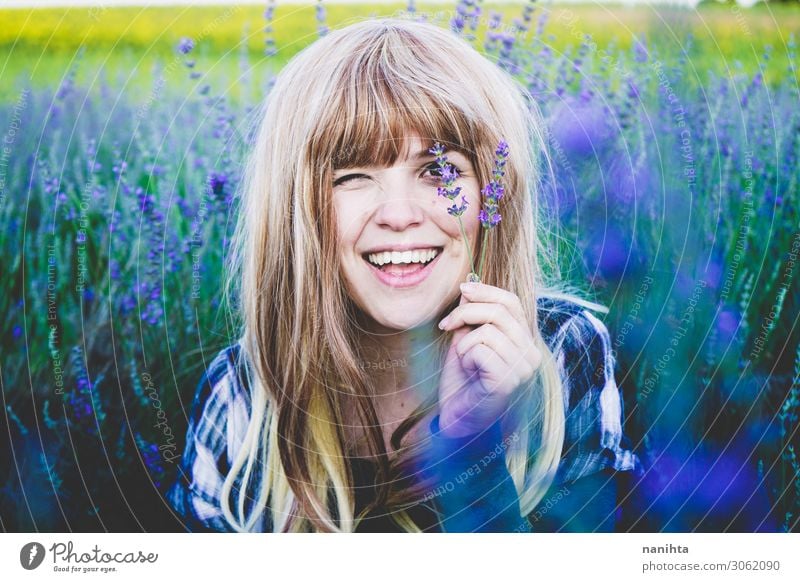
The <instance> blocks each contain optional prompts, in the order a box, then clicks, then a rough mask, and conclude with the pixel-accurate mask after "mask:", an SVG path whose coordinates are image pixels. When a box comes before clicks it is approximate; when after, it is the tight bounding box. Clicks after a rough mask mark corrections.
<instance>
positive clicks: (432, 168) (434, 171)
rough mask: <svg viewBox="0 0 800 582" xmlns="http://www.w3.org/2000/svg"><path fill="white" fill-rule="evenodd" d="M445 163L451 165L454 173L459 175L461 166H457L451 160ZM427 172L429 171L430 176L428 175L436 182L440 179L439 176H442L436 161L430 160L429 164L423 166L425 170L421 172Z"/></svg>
mask: <svg viewBox="0 0 800 582" xmlns="http://www.w3.org/2000/svg"><path fill="white" fill-rule="evenodd" d="M447 164H448V165H450V166H452V167H453V168H455V170H456V173H457V174H458V175H459V176H461V168H459V167H458V166H456V165H455V164H453V163H452V162H447ZM428 172H431V176H430V177H431V178H432V179H434V180H436V181H437V182H438V181H440V180H441V178H442V169H441V168H440V167H439V164H438V163H436V162H431V163H430V164H428V165H427V166H425V171H424V172H423V174H426V173H428Z"/></svg>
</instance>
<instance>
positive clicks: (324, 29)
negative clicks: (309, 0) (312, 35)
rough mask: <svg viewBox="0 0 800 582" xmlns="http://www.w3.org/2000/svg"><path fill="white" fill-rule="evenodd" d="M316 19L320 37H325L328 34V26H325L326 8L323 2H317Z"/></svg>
mask: <svg viewBox="0 0 800 582" xmlns="http://www.w3.org/2000/svg"><path fill="white" fill-rule="evenodd" d="M316 19H317V32H318V33H319V35H320V36H325V35H326V34H328V26H327V25H326V24H325V6H324V5H323V4H322V0H318V1H317V10H316Z"/></svg>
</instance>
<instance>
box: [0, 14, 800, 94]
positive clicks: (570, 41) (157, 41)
mask: <svg viewBox="0 0 800 582" xmlns="http://www.w3.org/2000/svg"><path fill="white" fill-rule="evenodd" d="M454 6H455V3H453V4H433V5H431V4H428V5H426V4H424V3H423V4H419V5H417V12H418V13H427V14H428V18H429V19H430V20H434V21H437V22H440V23H442V24H445V23H447V22H448V21H449V19H450V17H451V16H452V14H453V7H454ZM490 10H497V11H499V12H501V13H503V15H504V16H503V19H502V26H503V27H505V28H508V27H511V26H513V18H515V17H519V16H520V15H521V13H522V5H519V4H515V5H509V4H495V3H488V4H484V8H483V17H482V18H481V20H480V23H479V26H478V28H477V36H478V38H479V39H482V38H483V35H484V34H485V31H486V27H487V21H488V18H486V17H487V15H488V14H489V11H490ZM405 11H406V4H405V3H403V2H397V3H395V4H389V5H373V4H369V3H365V4H349V5H330V6H327V7H326V12H327V16H326V19H327V21H326V24H327V25H328V26H330V27H331V28H336V27H339V26H341V25H343V24H344V23H346V22H348V21H352V20H358V19H361V18H368V17H370V16H376V15H392V14H395V15H397V14H400V13H404V12H405ZM542 15H546V18H547V20H546V23H545V26H544V29H543V30H544V33H543V35H542V37H541V40H542V41H543V42H544V43H545V44H547V45H549V46H550V47H551V48H552V49H553V51H554V52H555V53H556V54H558V53H559V52H564V51H569V50H571V47H573V48H574V47H575V46H576V45H578V44H579V43H580V41H581V40H582V39H584V38H586V36H585V35H591V41H592V42H593V43H596V44H597V46H598V47H599V48H602V49H605V50H608V51H609V53H611V54H613V50H614V49H616V48H619V49H627V48H628V47H629V46H630V44H631V40H632V38H633V36H634V35H637V36H639V37H642V38H646V39H647V43H648V45H650V46H659V47H662V48H663V51H664V52H665V53H666V52H670V53H675V52H676V51H678V52H680V51H683V50H685V51H686V54H687V58H688V60H689V61H690V68H691V67H693V68H694V70H696V71H697V73H698V74H699V75H703V74H705V73H707V72H709V71H713V72H714V73H716V74H718V75H723V76H725V75H727V74H729V72H730V71H736V70H737V69H738V70H742V71H745V72H748V73H752V72H754V71H757V70H758V68H759V66H762V67H764V72H765V75H764V76H765V79H766V81H767V82H768V83H770V84H774V83H777V82H779V81H780V80H781V79H782V78H783V77H784V76H785V75H786V71H787V63H788V60H787V43H788V42H789V35H790V33H791V32H793V31H794V32H795V33H796V32H797V31H800V10H798V9H797V8H792V7H784V6H775V7H771V8H766V7H758V8H753V9H747V10H746V9H731V8H728V7H725V6H708V7H702V8H701V9H700V10H699V11H696V12H695V11H691V10H683V9H673V8H668V7H647V6H640V7H623V6H596V5H585V6H584V5H577V6H576V5H565V4H557V5H547V4H544V5H541V6H538V7H537V8H536V11H535V12H534V22H533V23H532V30H531V31H530V33H529V37H531V38H532V37H533V36H534V33H535V30H536V26H537V22H538V20H539V18H540V17H541V16H542ZM0 22H2V23H3V26H2V27H0V99H1V100H5V101H8V100H9V99H10V98H12V96H13V97H15V96H16V95H17V94H18V91H19V87H20V85H21V84H22V85H26V84H29V83H30V84H31V85H32V86H33V87H47V86H52V85H53V84H54V83H57V82H58V81H59V80H60V79H61V78H62V77H64V76H65V75H66V74H67V72H68V71H69V70H70V66H71V65H74V64H75V61H76V60H77V59H78V58H80V66H77V67H74V68H75V75H76V81H77V82H78V83H79V84H82V83H86V84H91V83H93V82H95V81H96V79H97V76H98V74H99V72H100V71H101V70H102V71H103V72H102V73H101V74H104V75H106V76H107V77H108V78H109V79H111V80H112V81H114V82H115V84H118V83H128V84H129V85H130V86H135V85H136V84H137V83H145V84H149V83H152V79H153V70H154V67H156V66H162V67H164V66H167V65H168V64H169V63H170V61H172V60H173V59H175V58H176V56H175V50H174V47H175V45H176V43H177V42H178V41H179V39H180V38H181V37H184V36H186V37H192V38H194V39H195V41H196V42H197V48H196V49H195V51H194V53H193V58H194V59H196V61H197V65H196V70H198V71H200V72H202V73H203V74H207V75H208V76H209V78H210V79H212V80H213V81H214V82H215V86H216V87H220V86H222V85H221V84H224V85H226V86H229V87H232V91H231V95H230V96H231V97H232V98H233V99H236V98H238V96H239V95H238V92H239V91H241V90H242V89H241V88H240V87H239V86H238V85H240V83H239V82H237V80H239V79H240V76H241V75H242V73H243V71H244V70H250V72H251V74H252V75H253V76H255V77H259V76H266V75H265V73H266V72H268V71H269V70H278V69H280V67H281V66H282V65H283V64H285V63H286V61H287V60H288V59H289V58H291V57H292V56H293V55H294V54H296V53H297V52H298V51H299V50H301V49H302V48H303V47H304V46H306V45H307V44H309V43H310V42H312V41H313V40H314V39H315V38H317V21H316V19H315V7H314V5H313V3H309V5H308V6H286V5H282V6H278V7H276V9H275V11H274V18H273V23H272V27H273V30H274V33H273V34H274V36H273V38H274V41H275V45H276V47H277V49H278V52H277V54H275V55H274V56H271V57H266V56H265V55H264V40H265V33H264V30H263V28H264V26H265V24H266V22H265V20H264V17H263V9H262V8H261V7H259V6H240V7H223V6H220V7H197V8H195V7H167V8H138V7H137V8H114V9H105V8H72V9H35V10H31V9H16V10H14V9H2V10H0ZM689 33H691V38H690V36H689ZM81 47H84V50H83V52H81V53H79V50H80V49H81ZM765 50H769V51H770V53H771V54H770V56H769V58H768V59H764V58H763V55H764V52H765ZM245 57H246V60H245ZM737 63H738V64H737Z"/></svg>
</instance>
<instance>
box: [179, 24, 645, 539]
mask: <svg viewBox="0 0 800 582" xmlns="http://www.w3.org/2000/svg"><path fill="white" fill-rule="evenodd" d="M541 124H542V122H541V117H540V115H539V113H538V110H537V108H536V105H535V103H534V102H533V101H532V100H531V98H530V95H529V94H527V93H526V92H525V90H524V89H523V88H522V87H521V85H519V84H518V83H517V82H516V81H515V80H513V79H512V78H511V77H510V76H509V75H507V74H506V73H505V72H504V71H503V70H502V69H500V68H499V67H497V66H496V65H495V64H494V63H492V62H491V61H490V60H488V59H486V58H485V57H483V56H482V55H480V54H479V53H478V52H477V51H476V50H475V49H474V48H472V47H471V45H469V44H468V43H467V42H466V41H464V40H462V39H461V38H459V37H458V36H456V35H455V34H453V33H451V32H449V31H447V30H445V29H442V28H440V27H438V26H436V25H433V24H429V23H422V22H412V21H406V20H402V19H397V18H386V19H371V20H368V21H364V22H359V23H357V24H353V25H350V26H347V27H346V28H342V29H339V30H335V31H332V32H330V33H329V34H328V35H326V36H324V37H322V38H321V39H320V40H318V41H316V42H315V43H314V44H313V45H311V46H310V47H308V48H307V49H305V50H304V51H303V52H302V53H300V54H299V55H297V56H296V57H295V58H294V59H293V60H292V61H291V62H290V63H289V64H288V65H287V66H286V67H285V68H284V69H283V70H282V71H281V73H280V75H279V77H278V79H277V81H276V83H275V85H274V87H273V89H272V90H271V92H270V93H269V95H268V98H267V99H266V101H265V106H264V109H263V115H262V117H261V122H260V128H259V131H258V133H257V134H256V141H255V145H254V148H253V151H252V154H251V156H250V159H249V164H248V166H247V168H246V177H245V181H244V182H245V185H244V189H243V192H242V200H241V213H240V220H239V223H238V228H237V236H236V240H235V243H236V244H235V245H234V249H235V251H234V253H233V258H232V261H231V273H230V282H232V283H234V284H236V285H237V289H236V292H237V294H238V296H239V297H240V301H239V305H240V306H241V308H240V309H241V311H240V315H241V334H240V335H239V336H237V341H236V342H234V343H233V345H232V346H230V347H229V348H227V349H225V350H223V351H222V352H221V353H220V354H218V355H217V357H216V358H215V359H214V360H213V361H212V362H211V364H210V366H209V367H208V369H207V372H206V374H205V375H204V377H203V379H202V380H201V382H200V385H199V386H198V390H197V394H196V396H195V399H194V403H193V405H192V411H191V415H190V425H189V430H188V434H187V444H186V448H185V451H184V454H183V459H182V465H181V470H180V475H179V478H178V480H177V482H176V483H175V484H174V486H173V487H172V489H171V490H170V492H169V494H168V498H169V500H170V503H171V504H172V506H173V507H174V508H175V509H176V511H178V512H179V514H180V515H181V516H182V518H183V519H184V521H185V523H186V526H187V527H188V528H189V529H191V530H218V531H270V532H288V531H292V532H299V531H344V532H349V531H448V532H450V531H520V532H521V531H547V530H559V531H600V530H610V529H612V528H613V523H614V515H615V509H616V478H617V477H616V476H617V474H618V472H619V471H628V470H636V469H639V468H640V464H639V462H638V459H637V458H636V456H635V455H634V454H633V453H632V452H631V451H630V450H627V449H626V448H623V446H622V444H623V442H627V439H624V437H623V433H622V427H621V419H622V403H621V399H620V394H619V390H618V388H617V386H616V383H615V380H614V360H613V357H612V353H611V350H610V341H609V335H608V331H607V329H606V327H605V326H604V325H603V323H602V322H601V321H600V320H599V319H598V318H597V317H596V316H595V315H593V314H592V313H591V311H590V309H594V310H599V311H601V312H605V311H607V310H605V308H602V307H601V306H598V305H595V304H592V303H590V302H587V301H584V300H582V299H579V298H578V297H576V296H575V295H574V293H568V292H566V291H565V289H566V287H565V285H564V284H563V283H560V282H559V281H558V280H557V279H556V280H550V279H547V278H546V272H556V270H555V269H553V268H552V265H548V264H545V265H543V264H542V261H548V262H552V261H553V258H552V256H551V254H550V253H549V250H548V246H547V245H546V244H545V241H546V240H547V237H546V236H545V235H544V233H543V228H544V227H545V225H544V224H543V221H540V218H539V215H540V209H539V206H538V203H537V197H538V195H539V191H538V184H539V183H540V178H541V163H540V159H541V158H542V156H543V154H544V152H545V142H544V140H543V138H542V125H541ZM500 140H505V141H506V143H507V144H508V150H509V158H508V161H507V165H506V167H505V176H504V178H503V184H504V187H505V195H504V197H503V198H502V202H501V204H500V211H501V214H502V222H501V223H500V225H498V226H497V227H496V228H494V229H492V231H491V233H490V235H489V236H488V238H487V239H486V249H485V251H484V250H483V249H481V245H482V244H483V236H482V233H481V230H482V228H481V224H480V221H479V219H478V211H479V209H480V208H481V187H482V185H484V184H486V183H487V182H488V181H489V180H490V179H491V170H492V164H493V159H494V155H495V148H496V147H497V144H498V143H499V142H500ZM436 142H438V143H440V144H443V145H444V146H445V148H446V149H445V153H446V155H447V161H448V162H449V163H450V164H452V165H453V166H455V168H456V170H457V173H458V176H459V177H458V179H457V181H456V185H457V186H460V187H461V189H462V190H461V194H462V195H463V196H464V198H465V200H466V201H467V202H468V204H469V206H468V208H467V211H466V212H465V213H464V214H463V216H462V217H461V218H462V221H463V225H464V227H463V230H462V229H461V228H460V226H459V223H458V221H457V220H456V219H455V218H454V217H453V216H451V215H450V214H449V213H448V212H447V208H448V206H450V204H451V203H450V201H449V200H447V199H446V198H445V197H442V196H439V195H437V187H438V186H439V185H440V184H441V180H442V174H441V173H440V172H439V169H438V168H439V166H437V164H436V163H435V156H434V155H433V154H432V153H431V151H430V150H431V148H432V146H433V145H434V144H435V143H436ZM545 159H546V158H545ZM465 238H466V240H465ZM467 244H468V245H469V249H470V250H469V252H468V250H467ZM409 251H411V252H409ZM482 252H485V265H484V269H483V273H482V274H481V282H479V283H472V284H470V285H467V286H463V287H462V286H461V285H460V284H461V283H462V282H464V281H465V280H466V279H467V275H468V274H469V273H470V271H471V270H472V267H471V263H470V260H471V257H479V256H481V253H482ZM551 278H552V277H551ZM445 316H447V317H446V319H445ZM443 319H445V321H444V323H443V324H442V325H440V322H441V321H442V320H443Z"/></svg>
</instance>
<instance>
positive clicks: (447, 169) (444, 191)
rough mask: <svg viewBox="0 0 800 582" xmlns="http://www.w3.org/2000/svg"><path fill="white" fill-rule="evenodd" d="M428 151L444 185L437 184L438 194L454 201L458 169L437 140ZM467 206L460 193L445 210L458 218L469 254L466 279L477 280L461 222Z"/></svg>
mask: <svg viewBox="0 0 800 582" xmlns="http://www.w3.org/2000/svg"><path fill="white" fill-rule="evenodd" d="M428 152H429V153H431V154H433V155H434V156H436V164H437V165H438V166H439V174H440V176H439V177H440V180H441V181H442V183H443V184H444V186H439V187H438V189H437V192H438V194H439V196H444V197H445V198H447V199H448V200H450V201H451V202H452V201H454V200H455V198H456V196H458V195H459V194H460V193H461V186H457V187H455V188H453V184H454V183H455V181H456V179H457V178H458V170H456V169H455V167H453V166H452V165H451V164H450V163H449V162H448V161H447V156H445V155H444V147H443V146H442V144H440V143H439V142H438V141H437V142H436V143H435V144H434V146H433V147H432V148H431V149H429V150H428ZM468 206H469V204H468V203H467V198H466V197H465V196H463V195H462V196H461V204H460V205H459V204H456V203H454V204H453V205H452V206H450V207H449V208H448V209H447V212H448V214H450V216H454V217H455V218H456V220H458V226H459V228H460V229H461V236H462V237H463V239H464V245H465V246H466V247H467V255H468V256H469V265H470V275H469V277H468V280H470V281H475V280H477V275H476V274H475V261H473V260H472V251H471V250H470V248H469V243H468V242H467V233H466V232H465V231H464V224H463V223H462V222H461V215H462V214H464V212H466V210H467V207H468Z"/></svg>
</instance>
